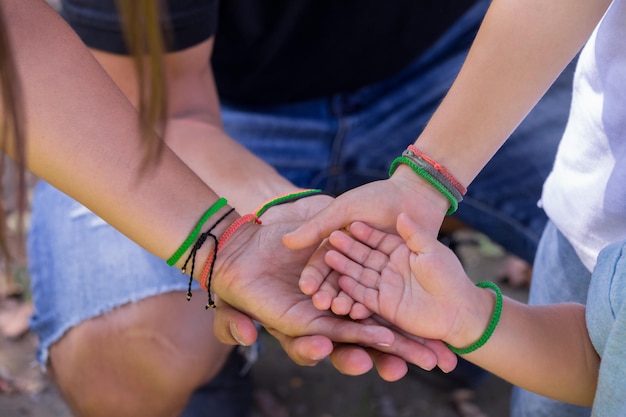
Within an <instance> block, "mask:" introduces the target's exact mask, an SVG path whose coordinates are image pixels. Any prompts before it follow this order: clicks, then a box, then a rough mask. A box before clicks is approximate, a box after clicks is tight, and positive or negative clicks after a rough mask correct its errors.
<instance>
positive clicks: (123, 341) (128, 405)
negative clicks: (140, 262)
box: [49, 292, 232, 417]
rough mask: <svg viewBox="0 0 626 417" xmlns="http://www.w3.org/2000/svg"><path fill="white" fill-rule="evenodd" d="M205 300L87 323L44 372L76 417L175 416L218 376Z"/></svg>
mask: <svg viewBox="0 0 626 417" xmlns="http://www.w3.org/2000/svg"><path fill="white" fill-rule="evenodd" d="M205 303H206V300H205V294H203V293H202V292H197V293H196V294H195V296H194V297H193V298H192V299H191V301H190V302H186V300H185V295H184V293H180V292H172V293H166V294H161V295H158V296H154V297H150V298H147V299H144V300H141V301H139V302H136V303H132V304H127V305H125V306H122V307H120V308H117V309H114V310H112V311H110V312H108V313H106V314H104V315H102V316H99V317H97V318H94V319H91V320H87V321H85V322H83V323H81V324H80V325H78V326H76V327H74V328H73V329H72V330H70V331H69V332H68V333H67V334H66V335H65V336H64V337H63V338H61V339H60V340H59V341H58V342H57V343H55V344H54V345H53V346H52V347H51V349H50V364H49V369H50V373H51V375H52V378H53V379H54V381H55V382H56V383H57V384H58V386H59V387H60V390H61V392H62V394H63V396H64V397H65V399H66V401H67V402H68V404H69V406H70V408H71V409H72V411H73V412H74V413H75V414H76V415H77V416H89V417H99V416H103V417H104V416H106V417H110V416H117V417H125V416H129V417H130V416H132V417H141V416H151V417H160V416H163V417H165V416H167V417H173V416H179V415H180V414H181V412H182V411H183V409H184V408H185V405H186V403H187V401H188V400H189V398H190V396H191V394H192V393H193V391H194V390H195V389H196V388H198V387H199V386H201V385H203V384H204V383H206V382H208V381H209V380H211V379H212V378H213V377H214V376H215V375H216V374H217V373H218V372H219V371H220V369H221V368H222V366H223V364H224V362H225V360H226V358H227V357H228V354H229V352H230V351H231V349H232V347H231V346H226V345H223V344H221V343H219V342H218V341H217V340H216V339H215V337H214V336H213V314H212V312H210V311H206V310H205V309H204V305H205Z"/></svg>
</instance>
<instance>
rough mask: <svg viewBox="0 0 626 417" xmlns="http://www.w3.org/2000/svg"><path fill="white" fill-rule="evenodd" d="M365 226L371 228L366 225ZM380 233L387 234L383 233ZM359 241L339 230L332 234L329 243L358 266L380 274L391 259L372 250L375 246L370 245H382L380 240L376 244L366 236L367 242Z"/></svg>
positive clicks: (385, 254)
mask: <svg viewBox="0 0 626 417" xmlns="http://www.w3.org/2000/svg"><path fill="white" fill-rule="evenodd" d="M363 226H364V227H369V226H366V225H363ZM379 233H380V234H386V233H382V232H379ZM371 234H372V233H370V234H369V235H371ZM357 239H359V238H357ZM357 239H355V238H354V237H352V236H350V235H348V234H347V233H345V232H343V231H339V230H338V231H335V232H333V233H331V234H330V237H329V238H328V241H329V243H330V244H331V245H332V246H333V247H335V248H336V249H337V250H338V251H339V252H341V253H343V254H344V255H345V256H347V257H348V258H350V259H352V260H353V261H355V262H356V263H357V264H359V265H362V266H363V267H364V268H369V269H373V270H374V271H377V272H380V271H381V270H382V269H383V267H384V266H385V265H386V264H387V263H388V262H389V257H388V256H387V255H388V254H387V253H381V252H380V251H378V250H373V249H372V248H373V247H375V246H372V245H370V243H371V244H377V243H380V239H378V240H376V241H375V242H369V241H367V238H366V237H365V236H364V239H365V241H359V240H357ZM329 252H330V251H329Z"/></svg>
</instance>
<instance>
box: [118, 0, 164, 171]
mask: <svg viewBox="0 0 626 417" xmlns="http://www.w3.org/2000/svg"><path fill="white" fill-rule="evenodd" d="M117 6H118V10H119V13H120V17H121V18H122V24H123V29H124V35H125V39H126V46H127V48H128V50H129V52H130V54H131V56H132V57H133V60H134V62H135V71H136V72H137V80H139V86H138V87H139V114H140V117H141V118H142V121H143V122H144V123H142V124H141V126H142V138H143V140H144V144H145V157H144V163H143V167H144V168H145V167H146V166H147V165H148V163H149V162H152V161H157V160H158V157H159V155H160V154H161V150H162V149H163V141H162V140H161V138H160V136H159V133H157V132H160V133H164V131H165V120H166V116H167V90H166V87H165V63H164V60H163V57H164V53H163V50H164V46H163V44H164V40H163V31H162V29H161V25H162V22H163V21H164V19H162V16H164V10H163V9H164V8H163V7H162V2H161V1H160V0H117Z"/></svg>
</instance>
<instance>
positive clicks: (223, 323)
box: [213, 302, 259, 346]
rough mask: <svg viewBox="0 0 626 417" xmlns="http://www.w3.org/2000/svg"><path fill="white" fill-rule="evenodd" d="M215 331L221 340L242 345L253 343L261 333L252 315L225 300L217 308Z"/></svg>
mask: <svg viewBox="0 0 626 417" xmlns="http://www.w3.org/2000/svg"><path fill="white" fill-rule="evenodd" d="M213 332H214V333H215V337H217V340H219V341H220V342H222V343H225V344H227V345H241V346H250V345H252V344H253V343H254V342H255V341H256V339H257V337H258V334H259V333H258V330H257V328H256V325H255V324H254V321H253V320H252V319H251V318H250V317H248V316H247V315H245V314H244V313H242V312H240V311H239V310H237V309H235V308H233V307H231V306H230V305H228V304H226V303H224V302H221V303H220V304H219V307H218V308H216V309H215V312H214V319H213Z"/></svg>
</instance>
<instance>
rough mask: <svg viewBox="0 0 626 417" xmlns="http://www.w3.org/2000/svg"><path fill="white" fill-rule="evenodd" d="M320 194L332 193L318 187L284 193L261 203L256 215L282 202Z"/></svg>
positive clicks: (259, 215) (258, 215)
mask: <svg viewBox="0 0 626 417" xmlns="http://www.w3.org/2000/svg"><path fill="white" fill-rule="evenodd" d="M320 194H323V195H330V194H328V193H326V192H324V191H322V190H319V189H317V188H312V189H310V190H303V191H296V192H295V193H288V194H284V195H281V196H279V197H276V198H274V199H272V200H270V201H268V202H267V203H263V205H261V207H259V208H258V209H257V210H256V211H255V215H256V216H257V217H261V215H262V214H263V213H265V212H266V211H267V210H269V209H270V208H272V207H274V206H278V205H280V204H285V203H291V202H292V201H296V200H300V199H301V198H304V197H310V196H314V195H320Z"/></svg>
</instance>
